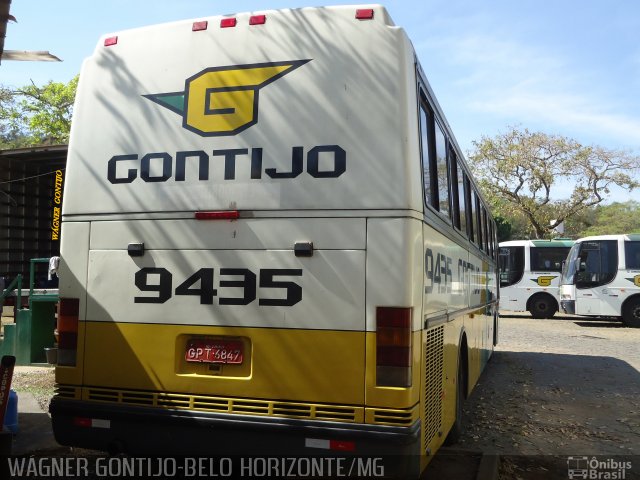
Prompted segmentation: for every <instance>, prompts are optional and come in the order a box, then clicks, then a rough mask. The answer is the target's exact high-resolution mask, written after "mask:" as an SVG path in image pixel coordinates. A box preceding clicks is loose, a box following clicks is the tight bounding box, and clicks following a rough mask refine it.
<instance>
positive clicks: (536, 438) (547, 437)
mask: <svg viewBox="0 0 640 480" xmlns="http://www.w3.org/2000/svg"><path fill="white" fill-rule="evenodd" d="M639 346H640V329H629V328H625V327H623V326H622V324H620V323H618V322H617V321H614V320H607V319H582V318H578V317H570V316H564V317H563V316H558V317H555V318H554V319H553V320H533V319H532V318H531V317H529V316H526V315H511V316H503V317H502V318H501V324H500V343H499V346H498V347H497V349H496V352H495V353H494V356H493V358H492V360H491V361H490V363H489V365H488V366H487V369H486V370H485V373H484V374H483V376H482V377H481V379H480V382H479V384H478V385H477V387H476V389H475V390H474V392H473V393H472V395H471V396H470V398H469V400H468V401H467V404H466V405H465V409H464V414H465V424H466V431H465V434H464V435H463V437H462V439H461V442H460V444H459V445H460V447H462V448H468V449H472V450H475V449H478V450H481V451H483V452H484V453H485V454H499V455H500V456H501V458H502V468H501V474H502V478H504V479H507V478H508V479H530V478H531V479H538V478H562V479H566V478H568V470H567V469H568V463H567V462H568V461H569V462H571V460H570V459H569V457H573V458H574V459H575V458H584V457H587V458H589V459H590V460H591V459H592V458H593V457H594V456H596V458H597V459H598V460H599V461H605V460H606V459H609V458H612V459H618V460H620V459H623V460H625V461H631V462H632V464H633V463H635V464H636V466H635V468H634V469H632V470H631V471H627V472H625V473H626V478H635V477H634V474H636V475H637V474H638V473H640V371H639V370H640V348H639ZM634 456H635V457H634ZM634 470H635V471H634ZM576 478H580V477H576ZM603 478H605V477H603ZM610 478H611V477H610ZM614 478H615V477H614Z"/></svg>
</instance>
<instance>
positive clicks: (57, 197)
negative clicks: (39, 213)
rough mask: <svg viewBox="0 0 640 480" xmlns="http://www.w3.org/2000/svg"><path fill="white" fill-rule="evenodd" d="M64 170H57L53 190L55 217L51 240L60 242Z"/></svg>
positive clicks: (53, 217)
mask: <svg viewBox="0 0 640 480" xmlns="http://www.w3.org/2000/svg"><path fill="white" fill-rule="evenodd" d="M63 184H64V176H63V172H62V170H56V181H55V184H54V188H53V215H52V220H51V240H54V241H60V220H61V218H62V185H63Z"/></svg>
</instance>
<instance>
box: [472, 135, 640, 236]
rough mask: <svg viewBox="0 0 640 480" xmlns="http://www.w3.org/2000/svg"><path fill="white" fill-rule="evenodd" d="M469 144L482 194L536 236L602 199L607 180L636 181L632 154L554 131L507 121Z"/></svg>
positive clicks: (629, 183) (637, 163)
mask: <svg viewBox="0 0 640 480" xmlns="http://www.w3.org/2000/svg"><path fill="white" fill-rule="evenodd" d="M473 146H474V149H475V150H474V151H473V152H472V154H471V155H470V156H469V161H470V164H471V166H472V168H473V169H474V171H475V175H476V178H478V179H479V183H480V186H481V188H482V189H483V191H484V193H485V195H486V196H487V197H488V198H489V199H492V198H493V199H494V202H499V203H500V207H501V210H502V211H501V212H500V213H501V215H502V216H504V217H507V218H509V217H511V216H517V215H518V214H520V215H523V216H524V217H525V218H526V220H527V222H528V224H529V225H530V227H531V230H532V233H533V234H534V235H535V237H536V238H544V237H550V236H552V235H553V232H554V229H555V228H556V227H557V226H558V225H560V224H561V223H562V222H564V221H565V220H567V219H568V218H571V217H572V216H574V215H576V214H579V213H580V212H582V211H583V210H585V209H588V208H589V207H592V206H594V205H597V204H599V203H600V202H602V201H603V200H605V199H606V195H607V194H608V193H609V188H610V187H611V186H612V185H618V186H620V187H622V188H625V189H627V190H632V189H633V188H635V187H637V186H638V185H639V183H638V182H637V180H636V179H635V178H634V177H633V175H632V173H633V172H636V171H637V170H638V168H639V166H640V158H638V157H637V156H633V155H631V154H630V153H628V152H624V151H620V150H609V149H606V148H603V147H599V146H585V145H581V144H580V143H578V142H577V141H576V140H573V139H570V138H566V137H562V136H559V135H549V134H546V133H541V132H534V133H532V132H530V131H529V130H527V129H524V130H520V129H518V128H515V127H510V129H509V131H508V132H507V133H504V134H499V135H497V136H496V137H494V138H488V137H482V138H481V140H480V141H476V142H473ZM563 189H564V190H565V192H563V191H562V190H563ZM563 193H564V195H562V194H563Z"/></svg>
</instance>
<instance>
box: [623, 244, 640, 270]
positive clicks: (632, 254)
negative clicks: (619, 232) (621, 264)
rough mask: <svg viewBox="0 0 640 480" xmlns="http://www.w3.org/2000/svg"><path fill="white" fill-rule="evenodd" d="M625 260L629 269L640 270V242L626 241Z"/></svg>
mask: <svg viewBox="0 0 640 480" xmlns="http://www.w3.org/2000/svg"><path fill="white" fill-rule="evenodd" d="M624 260H625V266H626V269H627V270H640V242H638V241H630V242H624Z"/></svg>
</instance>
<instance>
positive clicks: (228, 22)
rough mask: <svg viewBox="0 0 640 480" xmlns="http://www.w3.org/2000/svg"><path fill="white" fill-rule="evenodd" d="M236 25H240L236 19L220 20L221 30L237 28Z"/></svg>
mask: <svg viewBox="0 0 640 480" xmlns="http://www.w3.org/2000/svg"><path fill="white" fill-rule="evenodd" d="M236 23H238V21H237V20H236V18H235V17H234V18H223V19H222V20H220V28H229V27H235V26H236Z"/></svg>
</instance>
